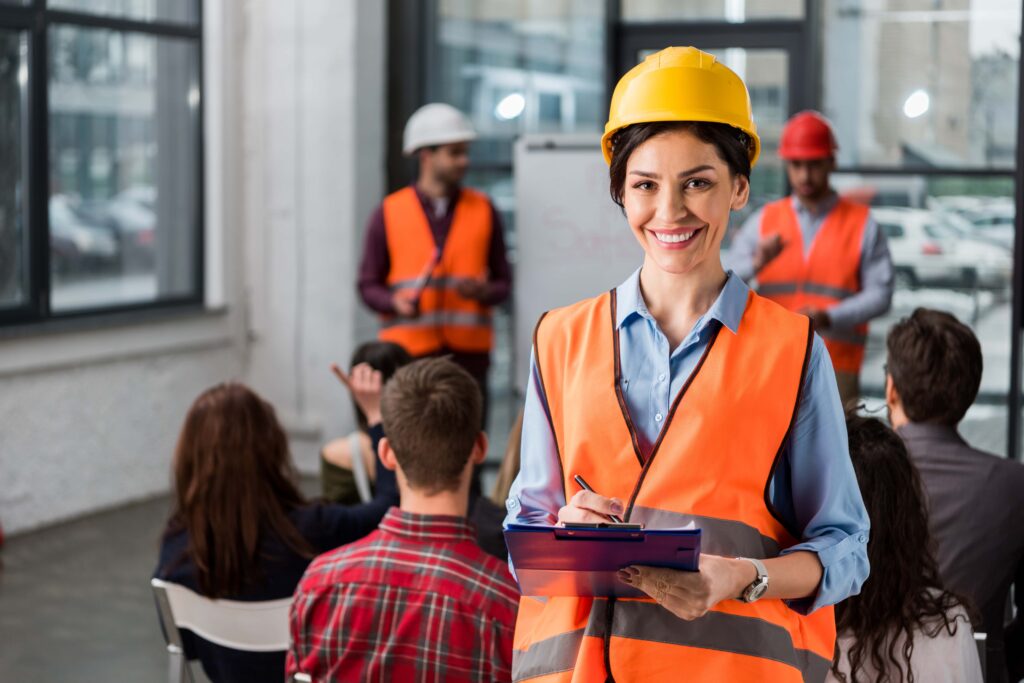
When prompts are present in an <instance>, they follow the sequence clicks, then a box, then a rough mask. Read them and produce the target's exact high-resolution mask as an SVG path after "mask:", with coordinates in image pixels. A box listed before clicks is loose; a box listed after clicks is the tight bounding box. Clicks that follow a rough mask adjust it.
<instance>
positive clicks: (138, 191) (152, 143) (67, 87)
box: [49, 26, 199, 312]
mask: <svg viewBox="0 0 1024 683" xmlns="http://www.w3.org/2000/svg"><path fill="white" fill-rule="evenodd" d="M50 64H51V66H50V169H51V171H50V177H51V181H50V182H51V188H50V200H49V215H50V234H51V237H52V238H53V241H52V244H51V259H50V270H51V273H52V287H51V308H52V310H54V311H55V312H59V311H65V310H71V309H76V308H97V307H102V306H109V305H112V304H123V303H137V302H147V301H156V300H159V299H163V298H173V297H181V296H188V295H190V294H193V293H195V291H196V287H197V284H198V283H197V281H196V277H195V264H196V262H197V259H196V256H195V254H196V240H197V236H198V231H197V230H196V222H197V220H198V201H197V200H198V197H197V190H198V187H197V185H196V183H195V181H194V179H195V177H196V175H197V174H196V171H197V170H198V150H199V143H198V134H199V131H198V117H197V115H196V111H197V107H198V104H199V101H198V100H199V90H198V83H199V70H198V69H199V65H198V54H197V49H196V46H195V45H194V44H192V43H190V42H188V41H184V40H179V39H171V38H154V37H151V36H145V35H139V34H125V33H120V32H116V31H109V30H94V29H86V28H78V27H72V26H59V27H57V28H54V29H52V30H51V32H50Z"/></svg>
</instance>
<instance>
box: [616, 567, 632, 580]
mask: <svg viewBox="0 0 1024 683" xmlns="http://www.w3.org/2000/svg"><path fill="white" fill-rule="evenodd" d="M618 576H619V581H621V582H622V583H630V581H629V573H628V572H626V570H624V569H620V570H619V571H618Z"/></svg>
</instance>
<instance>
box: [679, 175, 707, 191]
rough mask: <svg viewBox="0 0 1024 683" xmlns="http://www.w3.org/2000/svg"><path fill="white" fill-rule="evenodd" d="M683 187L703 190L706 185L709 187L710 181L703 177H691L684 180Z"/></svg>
mask: <svg viewBox="0 0 1024 683" xmlns="http://www.w3.org/2000/svg"><path fill="white" fill-rule="evenodd" d="M685 187H686V188H687V189H693V190H703V189H704V188H706V187H711V181H710V180H705V179H704V178H691V179H689V180H687V181H686V186H685Z"/></svg>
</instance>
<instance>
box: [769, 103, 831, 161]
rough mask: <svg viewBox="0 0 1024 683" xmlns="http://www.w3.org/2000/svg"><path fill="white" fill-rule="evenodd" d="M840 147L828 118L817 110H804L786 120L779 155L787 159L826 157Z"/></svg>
mask: <svg viewBox="0 0 1024 683" xmlns="http://www.w3.org/2000/svg"><path fill="white" fill-rule="evenodd" d="M838 148H839V145H838V144H836V136H835V135H833V134H832V126H831V125H830V124H829V122H828V119H826V118H825V117H824V116H822V115H821V114H819V113H818V112H816V111H810V110H808V111H802V112H800V113H799V114H796V115H795V116H793V118H791V119H790V120H789V121H787V122H786V127H785V128H783V129H782V140H781V142H780V143H779V156H780V157H782V158H783V159H786V160H793V161H795V160H798V159H826V158H828V157H830V156H833V155H834V154H835V151H836V150H837V149H838Z"/></svg>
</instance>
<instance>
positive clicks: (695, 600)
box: [563, 508, 757, 621]
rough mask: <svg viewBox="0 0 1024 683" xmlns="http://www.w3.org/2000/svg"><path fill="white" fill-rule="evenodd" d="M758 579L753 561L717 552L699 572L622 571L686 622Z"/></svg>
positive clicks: (621, 577) (702, 560)
mask: <svg viewBox="0 0 1024 683" xmlns="http://www.w3.org/2000/svg"><path fill="white" fill-rule="evenodd" d="M563 509H564V508H563ZM756 578H757V569H755V568H754V565H753V564H752V563H750V562H747V561H746V560H734V559H730V558H727V557H719V556H717V555H701V556H700V571H697V572H684V571H681V570H679V569H666V568H663V567H626V568H625V569H620V570H619V580H620V581H622V582H623V583H627V584H629V585H630V586H633V587H634V588H639V589H640V590H642V591H643V592H644V593H647V595H649V596H651V597H652V598H654V601H655V602H657V603H658V604H659V605H661V606H662V607H664V608H665V609H667V610H668V611H669V612H671V613H672V614H674V615H676V616H677V617H679V618H680V619H685V620H686V621H691V620H693V619H697V618H699V617H702V616H704V615H705V614H707V612H708V610H710V609H711V608H712V607H714V606H715V605H717V604H718V603H720V602H722V601H723V600H732V599H733V598H737V597H739V595H740V593H742V592H743V589H745V588H746V587H747V586H749V585H750V584H752V583H753V582H754V579H756Z"/></svg>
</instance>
